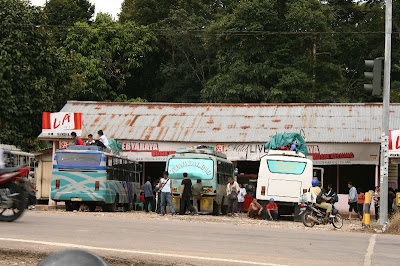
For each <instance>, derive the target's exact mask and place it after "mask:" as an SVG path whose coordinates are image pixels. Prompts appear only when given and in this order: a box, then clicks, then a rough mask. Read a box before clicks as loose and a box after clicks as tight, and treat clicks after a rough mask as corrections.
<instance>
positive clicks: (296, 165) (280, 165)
mask: <svg viewBox="0 0 400 266" xmlns="http://www.w3.org/2000/svg"><path fill="white" fill-rule="evenodd" d="M267 163H268V169H269V171H270V172H271V173H275V174H293V175H301V174H302V173H303V172H304V169H305V168H306V165H307V163H305V162H290V161H278V160H268V161H267Z"/></svg>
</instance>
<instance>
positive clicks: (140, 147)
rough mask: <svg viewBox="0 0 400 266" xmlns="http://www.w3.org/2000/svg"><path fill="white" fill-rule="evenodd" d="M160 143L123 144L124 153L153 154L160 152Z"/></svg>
mask: <svg viewBox="0 0 400 266" xmlns="http://www.w3.org/2000/svg"><path fill="white" fill-rule="evenodd" d="M158 150H159V149H158V143H146V142H122V151H130V152H152V151H158Z"/></svg>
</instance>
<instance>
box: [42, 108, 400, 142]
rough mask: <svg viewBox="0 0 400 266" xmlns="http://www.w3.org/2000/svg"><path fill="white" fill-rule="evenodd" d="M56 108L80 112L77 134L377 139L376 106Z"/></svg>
mask: <svg viewBox="0 0 400 266" xmlns="http://www.w3.org/2000/svg"><path fill="white" fill-rule="evenodd" d="M399 111H400V104H392V105H391V117H390V119H391V121H390V122H391V128H392V129H398V128H400V115H399V114H400V112H399ZM61 112H80V113H82V120H83V132H82V133H83V136H87V134H89V133H92V134H94V135H95V133H96V132H97V131H98V130H99V129H103V131H104V132H105V134H106V135H107V136H108V137H112V138H117V139H119V140H133V141H138V140H141V141H166V142H200V143H205V142H209V143H218V142H223V143H227V142H246V143H251V142H266V141H268V140H269V139H270V137H271V136H273V135H274V134H275V133H276V132H300V131H302V132H303V133H304V135H305V137H306V141H307V142H337V143H341V142H343V143H346V142H349V143H361V142H367V143H378V142H379V141H380V135H381V133H380V131H381V114H382V104H375V103H366V104H205V103H201V104H200V103H193V104H192V103H190V104H189V103H114V102H113V103H110V102H79V101H69V102H68V103H67V104H66V105H65V106H64V107H63V108H62V110H61ZM39 138H45V137H44V136H39ZM47 138H48V137H47Z"/></svg>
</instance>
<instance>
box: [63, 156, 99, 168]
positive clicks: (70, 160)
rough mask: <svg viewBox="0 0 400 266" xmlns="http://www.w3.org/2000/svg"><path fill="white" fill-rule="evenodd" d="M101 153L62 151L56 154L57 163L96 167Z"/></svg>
mask: <svg viewBox="0 0 400 266" xmlns="http://www.w3.org/2000/svg"><path fill="white" fill-rule="evenodd" d="M100 160H101V154H94V153H78V152H76V153H73V152H68V153H67V152H63V153H58V154H57V164H58V165H59V166H66V167H68V166H69V167H98V166H99V165H100Z"/></svg>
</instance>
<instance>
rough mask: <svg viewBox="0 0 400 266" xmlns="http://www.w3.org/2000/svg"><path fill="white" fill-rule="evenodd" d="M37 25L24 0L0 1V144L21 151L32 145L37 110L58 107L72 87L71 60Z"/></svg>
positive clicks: (38, 121)
mask: <svg viewBox="0 0 400 266" xmlns="http://www.w3.org/2000/svg"><path fill="white" fill-rule="evenodd" d="M21 21H23V24H21ZM40 24H42V21H41V20H40V10H39V9H38V8H36V7H33V6H32V5H31V4H30V2H29V1H21V0H3V1H1V2H0V36H2V37H1V38H0V47H1V52H0V95H1V97H0V132H1V134H0V142H1V143H8V144H15V145H17V146H21V147H23V148H26V149H32V148H34V147H35V145H36V141H35V139H36V137H37V136H38V135H39V133H40V130H41V114H42V112H43V111H58V110H59V109H60V108H61V107H62V105H63V104H64V103H65V101H66V99H67V96H68V95H69V92H70V85H71V79H70V76H71V74H72V68H71V67H72V64H71V61H70V60H69V59H68V57H67V56H66V54H65V52H64V51H63V50H62V49H58V48H56V47H55V46H54V45H53V42H52V41H51V38H50V35H49V33H48V31H47V30H46V27H38V26H37V25H40Z"/></svg>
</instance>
